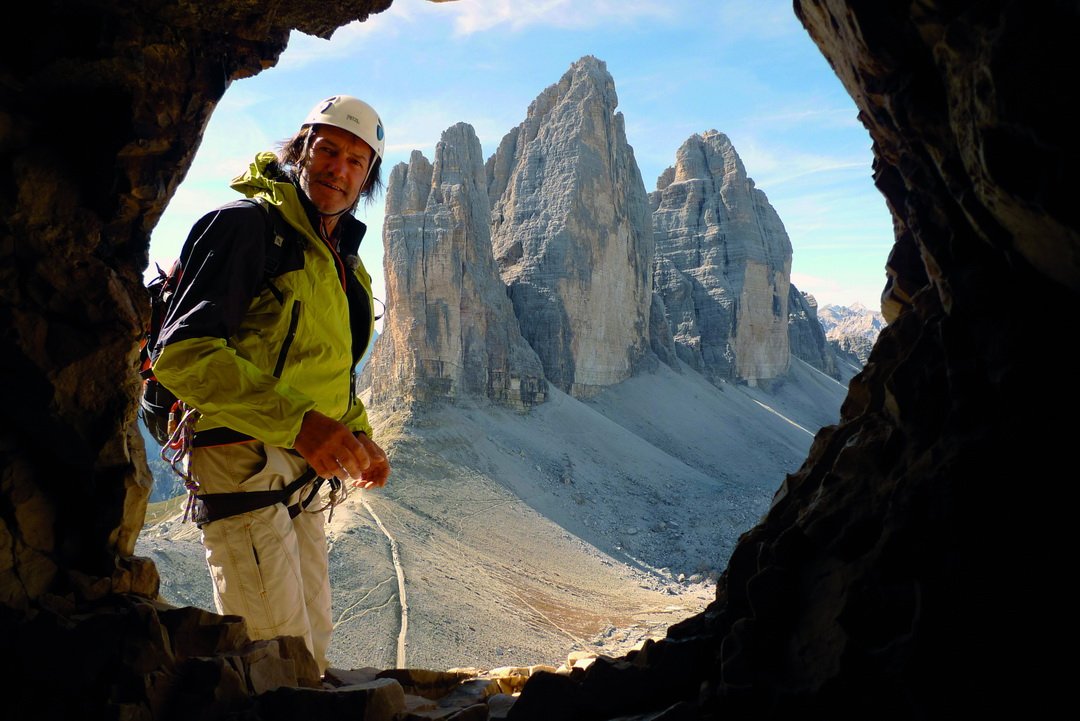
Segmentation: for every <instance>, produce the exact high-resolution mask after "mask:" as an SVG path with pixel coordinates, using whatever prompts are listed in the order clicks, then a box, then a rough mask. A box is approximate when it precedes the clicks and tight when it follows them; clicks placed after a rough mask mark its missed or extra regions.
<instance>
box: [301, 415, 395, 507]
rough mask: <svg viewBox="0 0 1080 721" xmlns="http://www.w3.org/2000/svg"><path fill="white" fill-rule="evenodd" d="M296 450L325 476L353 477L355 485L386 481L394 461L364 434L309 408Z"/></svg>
mask: <svg viewBox="0 0 1080 721" xmlns="http://www.w3.org/2000/svg"><path fill="white" fill-rule="evenodd" d="M293 447H294V448H295V449H296V452H297V453H299V454H300V455H301V456H303V458H304V460H305V461H307V462H308V464H309V465H310V466H311V467H312V468H314V469H315V472H316V473H318V474H319V475H320V476H322V477H323V478H333V477H335V476H336V477H338V478H341V479H342V480H351V481H352V482H353V484H352V485H353V487H356V488H372V487H380V486H383V485H385V484H386V478H387V476H388V475H389V474H390V463H389V462H388V461H387V459H386V454H385V453H384V452H383V450H382V449H381V448H379V446H378V445H376V444H375V442H374V441H372V440H371V439H370V438H368V437H367V436H366V435H364V434H363V433H361V434H360V436H359V438H358V437H357V436H354V435H353V433H352V431H350V430H349V429H348V427H346V426H345V425H344V424H343V423H339V422H338V421H335V420H334V419H333V418H330V417H329V416H326V415H323V414H322V413H319V412H318V411H308V412H307V413H305V414H304V420H303V422H302V423H301V424H300V432H299V433H297V434H296V441H295V442H294V443H293Z"/></svg>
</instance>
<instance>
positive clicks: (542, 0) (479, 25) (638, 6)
mask: <svg viewBox="0 0 1080 721" xmlns="http://www.w3.org/2000/svg"><path fill="white" fill-rule="evenodd" d="M446 7H447V9H449V10H450V11H451V13H452V14H453V15H454V16H455V17H454V31H455V34H456V35H459V36H465V35H472V34H474V33H480V32H484V31H487V30H491V29H493V28H509V29H510V30H513V31H519V30H523V29H524V28H527V27H532V26H548V27H556V28H563V29H571V28H573V29H584V28H595V27H599V26H601V25H605V24H606V25H620V24H626V23H631V22H635V21H637V20H640V19H662V18H670V17H672V16H673V12H672V10H671V8H670V6H669V5H666V4H660V3H655V2H651V1H650V0H593V1H592V2H588V3H582V2H580V1H579V0H533V1H532V2H528V3H523V2H520V1H517V2H515V1H514V0H462V1H461V2H453V3H447V4H446Z"/></svg>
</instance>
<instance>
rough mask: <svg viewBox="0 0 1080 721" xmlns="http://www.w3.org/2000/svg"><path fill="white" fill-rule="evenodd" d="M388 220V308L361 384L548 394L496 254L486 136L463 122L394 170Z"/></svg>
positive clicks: (383, 399)
mask: <svg viewBox="0 0 1080 721" xmlns="http://www.w3.org/2000/svg"><path fill="white" fill-rule="evenodd" d="M386 195H387V199H386V215H385V221H384V223H383V245H384V247H385V258H384V270H385V276H386V293H387V303H386V306H387V311H386V319H385V320H384V327H383V334H382V335H381V336H379V338H378V340H377V341H376V345H375V350H374V351H373V352H372V356H371V360H370V361H369V363H368V364H367V365H366V366H365V368H364V375H363V376H362V378H361V385H362V386H366V387H370V388H371V393H372V399H373V400H374V401H375V402H376V403H384V404H387V405H389V406H400V405H408V404H409V403H411V402H413V401H425V400H454V399H457V398H460V397H463V396H467V397H472V398H484V399H487V400H492V401H497V402H501V403H506V404H509V405H511V406H517V407H528V406H530V405H533V404H535V403H539V402H542V401H543V400H544V397H545V388H546V385H545V382H544V379H543V372H542V369H541V367H540V361H539V359H538V358H537V357H536V354H535V353H534V352H533V351H532V349H531V348H529V347H528V345H527V344H526V343H525V341H524V339H523V338H522V337H521V333H520V332H519V331H518V326H517V321H516V319H515V317H514V313H513V309H512V308H511V305H510V301H509V299H508V298H507V297H506V291H505V289H504V287H503V285H502V282H501V281H500V280H499V274H498V270H497V268H496V266H495V260H494V258H493V257H492V254H491V235H490V230H489V225H488V223H489V220H490V208H489V202H488V196H487V188H486V180H485V177H484V165H483V158H482V155H481V150H480V141H479V140H478V139H477V137H476V132H475V131H474V130H473V128H472V126H470V125H468V124H466V123H458V124H456V125H454V126H452V127H450V128H448V129H447V130H445V131H444V132H443V134H442V137H441V139H440V140H439V143H438V144H437V145H436V147H435V162H434V163H431V162H429V161H428V159H427V158H425V157H424V155H423V154H422V153H420V152H419V151H413V153H412V155H411V157H410V158H409V163H408V164H405V163H399V164H398V165H397V166H395V167H394V169H393V170H392V171H391V173H390V180H389V183H388V186H387V193H386Z"/></svg>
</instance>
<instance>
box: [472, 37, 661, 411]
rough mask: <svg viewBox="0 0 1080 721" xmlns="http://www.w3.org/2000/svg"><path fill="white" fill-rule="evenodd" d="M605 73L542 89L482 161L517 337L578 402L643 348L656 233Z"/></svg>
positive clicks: (579, 74) (618, 374) (588, 64)
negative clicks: (519, 334)
mask: <svg viewBox="0 0 1080 721" xmlns="http://www.w3.org/2000/svg"><path fill="white" fill-rule="evenodd" d="M617 104H618V98H617V96H616V94H615V83H614V81H613V80H612V78H611V75H610V74H609V73H608V71H607V67H606V65H605V64H604V63H603V62H601V61H600V60H597V59H596V58H594V57H591V56H586V57H584V58H582V59H580V60H578V61H577V62H576V63H574V64H573V65H572V66H571V67H570V69H569V70H568V71H567V72H566V74H565V75H563V77H562V79H561V80H560V81H559V82H558V83H556V84H554V85H552V86H550V87H548V88H547V89H546V90H544V91H543V92H542V93H541V94H540V95H539V96H538V97H537V98H536V100H535V101H533V103H532V105H530V107H529V110H528V115H527V117H526V119H525V120H524V122H522V123H521V125H519V126H518V127H517V128H514V129H513V130H512V131H510V132H509V133H508V134H507V135H506V136H505V137H504V138H503V140H502V142H501V143H500V145H499V148H498V150H497V151H496V153H495V154H494V155H493V156H492V157H491V158H490V159H489V160H488V162H487V182H488V194H489V197H490V198H491V202H492V214H491V220H492V226H491V227H492V231H491V234H492V242H493V244H494V252H495V258H496V260H497V261H498V263H499V268H500V270H501V272H502V278H503V281H504V282H505V283H506V285H507V286H508V292H509V294H510V298H511V299H512V300H513V305H514V312H515V313H516V314H517V317H518V319H519V321H520V323H521V332H522V335H524V336H525V338H526V340H528V342H529V344H530V345H531V346H532V347H533V348H534V349H535V350H536V352H537V354H538V355H539V356H540V359H541V361H542V362H543V365H544V373H545V375H546V376H547V378H548V380H549V381H551V382H552V383H554V384H555V385H556V386H558V387H559V388H561V389H563V390H565V391H567V392H570V393H572V394H574V395H577V396H587V395H589V394H591V393H592V392H594V391H595V390H598V389H600V388H602V387H604V386H607V385H612V384H614V383H618V382H619V381H622V380H624V379H626V378H628V377H629V376H630V375H631V373H632V372H633V370H634V368H635V366H636V365H637V364H638V363H639V362H640V361H641V360H642V359H643V358H644V357H645V355H646V353H647V351H648V348H649V342H648V339H649V314H650V306H651V303H652V294H651V287H652V281H651V273H652V262H653V247H654V246H653V239H652V226H651V222H650V217H649V208H648V201H647V195H646V193H645V188H644V184H643V183H642V180H641V174H640V172H639V170H638V167H637V162H636V161H635V160H634V153H633V150H632V149H631V147H630V146H629V145H628V144H627V142H626V132H625V128H624V123H623V116H622V114H621V113H617V112H615V107H616V106H617Z"/></svg>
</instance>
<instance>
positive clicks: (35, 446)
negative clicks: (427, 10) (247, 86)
mask: <svg viewBox="0 0 1080 721" xmlns="http://www.w3.org/2000/svg"><path fill="white" fill-rule="evenodd" d="M389 5H390V0H353V1H352V2H333V3H329V4H327V3H321V2H313V1H308V0H301V1H300V2H296V1H290V2H268V3H261V4H258V5H254V4H251V3H247V2H220V3H199V2H184V1H177V0H173V1H165V0H156V1H153V0H151V1H147V2H139V3H111V2H65V3H59V2H41V3H29V4H26V5H23V6H20V8H19V18H18V24H17V26H16V25H14V24H13V25H12V26H11V27H7V26H6V28H5V29H6V30H7V32H5V40H4V43H3V44H2V45H0V57H2V61H0V164H2V167H3V173H2V175H0V275H2V278H3V279H2V282H0V364H2V365H0V398H2V400H3V402H2V405H0V469H2V470H0V474H2V475H0V600H2V601H3V603H4V604H5V605H6V606H10V607H13V608H25V607H27V606H28V605H29V604H31V603H32V602H33V601H34V599H36V598H38V597H40V596H41V595H42V594H45V593H54V592H59V591H63V592H69V591H72V589H75V588H77V587H78V593H79V594H81V595H90V596H96V595H100V594H102V593H105V592H108V591H110V590H113V591H124V590H131V589H132V588H133V585H134V586H136V587H137V588H138V590H140V591H143V592H150V593H153V592H154V590H155V586H154V574H153V567H152V566H149V567H148V568H147V567H146V566H145V565H141V564H138V563H136V564H134V565H132V564H131V563H129V562H127V561H122V560H121V559H123V558H124V557H126V556H129V555H130V554H131V553H132V551H133V548H134V543H135V538H136V536H137V534H138V530H139V528H140V526H141V525H142V517H143V512H144V510H145V501H146V497H147V493H148V491H149V487H150V476H149V473H148V472H147V469H146V461H145V458H143V456H142V450H141V444H140V442H139V439H138V430H137V428H136V426H135V424H134V423H133V419H134V400H135V393H136V385H135V381H134V379H133V377H132V368H133V367H134V366H133V362H134V360H135V357H136V356H135V353H136V352H137V347H136V344H137V342H138V335H139V330H140V328H141V327H142V324H143V321H144V319H145V317H146V314H147V302H146V295H145V291H144V289H143V283H142V271H143V268H144V267H145V265H146V263H147V247H148V239H149V233H150V230H151V228H153V226H154V224H155V223H156V222H157V219H158V218H159V216H160V214H161V212H162V210H163V208H164V207H165V204H166V203H167V202H168V200H169V198H170V197H171V196H172V193H173V191H174V190H175V189H176V186H177V184H178V183H179V182H180V180H181V179H182V178H183V176H184V174H185V172H186V171H187V168H188V166H189V165H190V163H191V160H192V157H193V155H194V153H195V150H196V148H197V147H198V144H199V140H200V138H201V134H202V131H203V128H204V127H205V126H206V122H207V120H208V119H209V117H210V113H211V111H212V110H213V109H214V107H215V105H216V104H217V102H218V100H219V99H220V98H221V96H222V94H223V93H224V92H225V89H226V87H227V86H228V84H229V83H230V82H231V81H232V80H235V79H237V78H242V77H245V76H249V75H252V74H255V73H257V72H259V71H260V70H262V69H264V68H266V67H269V66H271V65H273V64H274V63H275V62H276V61H277V58H278V56H279V54H280V53H281V51H282V50H283V49H284V47H285V43H286V41H287V39H288V34H289V32H290V29H291V28H299V29H301V30H303V31H304V32H307V33H311V34H316V35H323V36H327V35H328V34H329V33H331V32H332V31H333V30H334V29H335V28H336V27H338V26H340V25H343V24H345V23H347V22H349V21H351V20H353V19H356V18H360V19H363V18H365V17H367V16H368V14H369V13H370V12H377V11H380V10H384V9H385V8H387V7H389ZM10 19H11V20H14V16H12V18H10ZM91 579H105V580H104V582H102V581H99V580H91ZM110 579H111V581H110Z"/></svg>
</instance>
